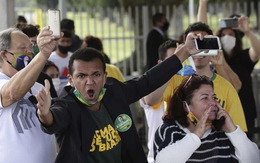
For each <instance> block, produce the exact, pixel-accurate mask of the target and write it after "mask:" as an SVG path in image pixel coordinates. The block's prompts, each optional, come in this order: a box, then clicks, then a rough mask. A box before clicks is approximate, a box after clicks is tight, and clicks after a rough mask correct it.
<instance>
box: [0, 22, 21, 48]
mask: <svg viewBox="0 0 260 163" xmlns="http://www.w3.org/2000/svg"><path fill="white" fill-rule="evenodd" d="M15 31H20V30H19V29H17V28H13V27H12V28H8V29H6V30H3V31H1V32H0V51H4V50H8V49H9V48H10V46H11V41H12V40H11V34H12V33H13V32H15Z"/></svg>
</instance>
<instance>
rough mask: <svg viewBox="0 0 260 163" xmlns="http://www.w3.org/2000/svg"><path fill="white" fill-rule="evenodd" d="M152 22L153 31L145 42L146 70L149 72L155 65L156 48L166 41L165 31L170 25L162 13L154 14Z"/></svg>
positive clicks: (156, 58) (156, 57) (156, 59)
mask: <svg viewBox="0 0 260 163" xmlns="http://www.w3.org/2000/svg"><path fill="white" fill-rule="evenodd" d="M152 22H153V29H152V30H151V31H150V32H149V33H148V36H147V40H146V57H147V64H146V68H145V69H146V70H149V69H150V68H152V67H153V66H155V65H156V64H157V61H158V48H159V46H160V45H161V44H162V43H164V42H165V41H166V40H167V39H168V37H167V31H168V28H169V25H170V24H169V22H168V20H167V18H166V15H165V14H164V13H156V14H154V15H153V18H152Z"/></svg>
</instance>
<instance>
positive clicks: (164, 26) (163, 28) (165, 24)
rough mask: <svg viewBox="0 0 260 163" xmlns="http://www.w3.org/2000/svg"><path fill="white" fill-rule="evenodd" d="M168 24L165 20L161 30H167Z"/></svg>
mask: <svg viewBox="0 0 260 163" xmlns="http://www.w3.org/2000/svg"><path fill="white" fill-rule="evenodd" d="M169 26H170V23H169V22H168V21H166V22H165V23H164V24H163V27H162V30H163V31H167V30H168V28H169Z"/></svg>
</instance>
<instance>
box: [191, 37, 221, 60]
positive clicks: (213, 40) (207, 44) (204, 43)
mask: <svg viewBox="0 0 260 163" xmlns="http://www.w3.org/2000/svg"><path fill="white" fill-rule="evenodd" d="M195 46H196V49H197V50H218V49H221V44H220V41H219V37H218V36H211V35H208V36H204V38H203V40H200V39H199V38H197V39H195ZM206 54H207V53H205V55H206Z"/></svg>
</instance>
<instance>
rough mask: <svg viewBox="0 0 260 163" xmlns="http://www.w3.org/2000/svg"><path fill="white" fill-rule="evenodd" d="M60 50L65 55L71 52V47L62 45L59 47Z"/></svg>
mask: <svg viewBox="0 0 260 163" xmlns="http://www.w3.org/2000/svg"><path fill="white" fill-rule="evenodd" d="M58 49H59V50H60V52H62V53H63V54H67V53H68V51H69V50H70V46H61V45H58Z"/></svg>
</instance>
